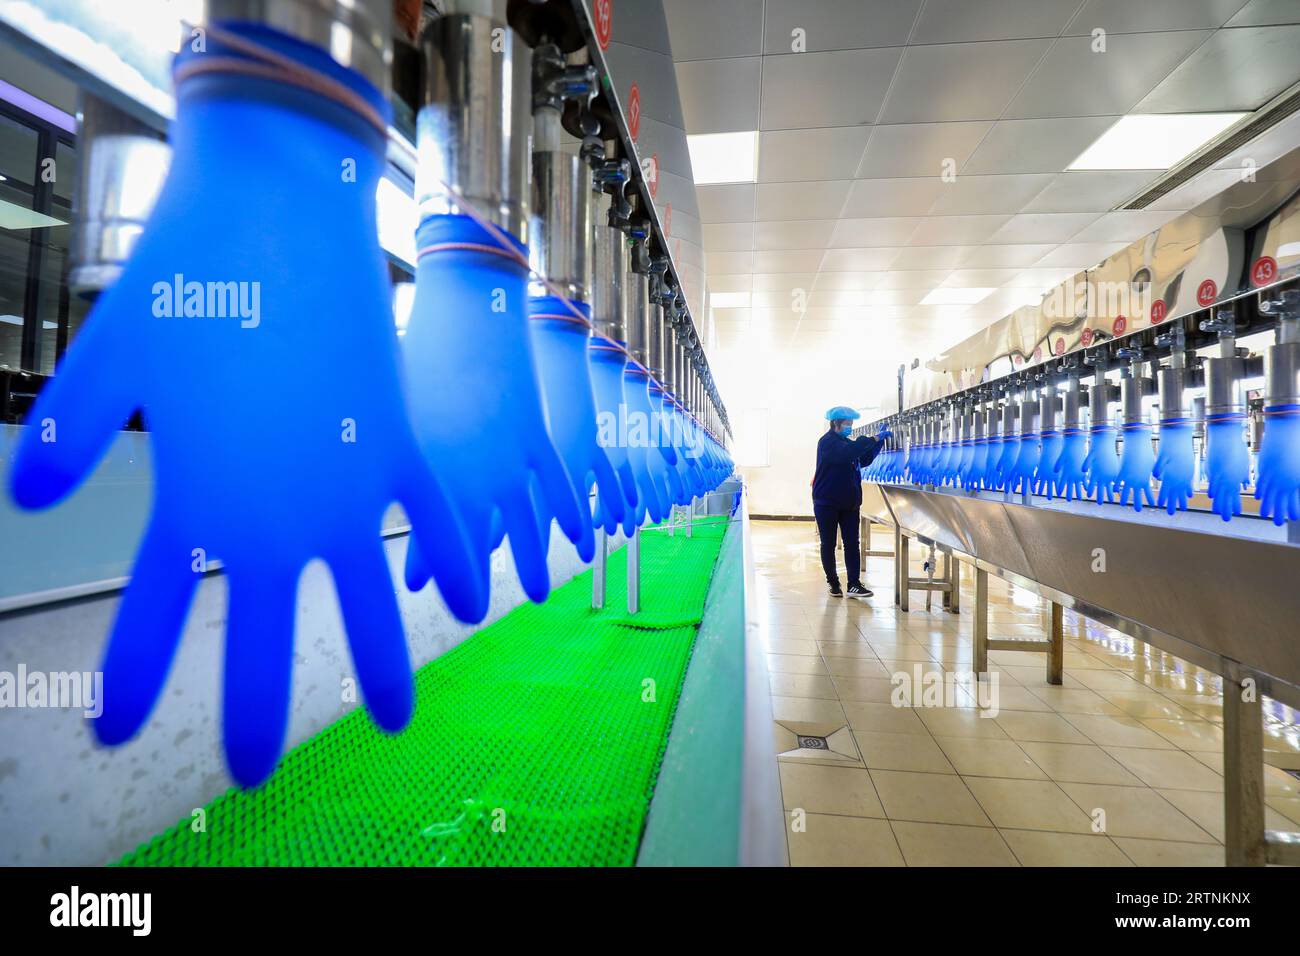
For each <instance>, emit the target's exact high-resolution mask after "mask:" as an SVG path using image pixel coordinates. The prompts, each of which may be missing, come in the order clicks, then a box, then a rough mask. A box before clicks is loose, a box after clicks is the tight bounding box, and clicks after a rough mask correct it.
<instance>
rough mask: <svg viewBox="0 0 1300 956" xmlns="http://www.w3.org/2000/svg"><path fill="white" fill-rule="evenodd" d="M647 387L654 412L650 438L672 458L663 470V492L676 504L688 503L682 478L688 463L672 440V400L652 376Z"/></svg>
mask: <svg viewBox="0 0 1300 956" xmlns="http://www.w3.org/2000/svg"><path fill="white" fill-rule="evenodd" d="M648 387H649V394H650V408H651V409H653V410H654V412H655V421H654V429H653V439H652V440H653V441H654V442H656V443H657V444H658V445H659V446H660V447H661V448H663V449H665V450H666V451H667V453H668V457H671V459H672V461H671V462H670V463H669V464H668V467H667V468H666V469H665V470H664V479H665V487H664V489H663V491H664V494H665V495H666V496H667V498H668V500H669V501H672V502H675V503H676V504H688V503H689V502H690V498H689V497H688V496H689V494H690V492H689V491H687V490H686V488H687V486H686V483H685V480H684V479H685V476H686V471H687V468H688V465H687V463H686V462H685V461H683V460H682V455H681V453H680V452H679V450H678V449H677V446H676V443H675V441H674V436H673V414H672V413H673V403H672V400H671V399H670V398H669V397H668V396H667V395H666V394H664V390H663V386H661V385H660V384H659V383H658V382H657V381H655V380H654V379H653V378H652V379H650V380H649V383H648Z"/></svg>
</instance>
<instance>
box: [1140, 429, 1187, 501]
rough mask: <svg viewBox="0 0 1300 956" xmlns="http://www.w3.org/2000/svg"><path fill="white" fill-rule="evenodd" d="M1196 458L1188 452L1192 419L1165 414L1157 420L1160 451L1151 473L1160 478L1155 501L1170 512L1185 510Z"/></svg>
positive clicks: (1157, 478)
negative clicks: (1165, 415)
mask: <svg viewBox="0 0 1300 956" xmlns="http://www.w3.org/2000/svg"><path fill="white" fill-rule="evenodd" d="M1195 470H1196V462H1195V461H1194V460H1193V456H1192V422H1191V419H1187V418H1167V419H1165V420H1163V421H1162V422H1161V423H1160V453H1159V454H1158V455H1157V456H1156V463H1155V466H1154V467H1153V468H1152V469H1151V476H1152V477H1153V478H1155V479H1156V480H1157V481H1159V482H1160V489H1159V492H1158V495H1157V498H1156V504H1157V505H1158V506H1159V507H1161V508H1164V509H1165V511H1167V512H1169V513H1170V514H1173V513H1174V512H1175V511H1186V510H1187V502H1188V500H1189V499H1190V498H1191V497H1192V474H1193V473H1194V472H1195Z"/></svg>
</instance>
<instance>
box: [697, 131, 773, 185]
mask: <svg viewBox="0 0 1300 956" xmlns="http://www.w3.org/2000/svg"><path fill="white" fill-rule="evenodd" d="M686 145H687V147H688V148H689V149H690V151H691V172H692V174H693V175H694V176H695V185H697V186H709V185H713V184H716V183H752V182H757V180H758V130H752V131H750V132H745V133H701V134H699V135H697V136H687V137H686Z"/></svg>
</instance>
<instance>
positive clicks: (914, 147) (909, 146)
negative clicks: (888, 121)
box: [858, 122, 993, 179]
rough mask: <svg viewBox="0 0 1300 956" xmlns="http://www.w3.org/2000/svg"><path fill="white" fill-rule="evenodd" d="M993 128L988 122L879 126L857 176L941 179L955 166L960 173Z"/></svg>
mask: <svg viewBox="0 0 1300 956" xmlns="http://www.w3.org/2000/svg"><path fill="white" fill-rule="evenodd" d="M992 127H993V124H992V123H988V122H971V123H914V124H907V125H902V126H877V127H876V128H875V129H874V130H872V132H871V139H870V141H869V142H868V143H867V149H866V152H865V153H864V154H863V156H862V164H861V165H860V166H859V167H858V178H859V179H891V178H907V177H914V176H933V177H935V178H938V177H939V176H942V175H943V174H944V172H946V171H947V170H948V169H949V168H953V167H955V169H956V171H958V172H960V171H961V168H962V166H963V165H964V164H965V162H966V160H967V159H968V158H969V157H970V155H971V154H972V153H973V152H975V147H977V146H978V145H979V143H980V140H982V139H983V138H984V135H985V134H986V133H988V131H989V130H990V129H991V128H992Z"/></svg>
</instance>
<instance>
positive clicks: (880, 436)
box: [876, 428, 894, 442]
mask: <svg viewBox="0 0 1300 956" xmlns="http://www.w3.org/2000/svg"><path fill="white" fill-rule="evenodd" d="M893 437H894V433H893V432H891V431H890V430H889V429H888V428H882V429H881V430H880V431H878V432H876V438H877V440H879V441H881V442H886V441H889V439H891V438H893Z"/></svg>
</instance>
